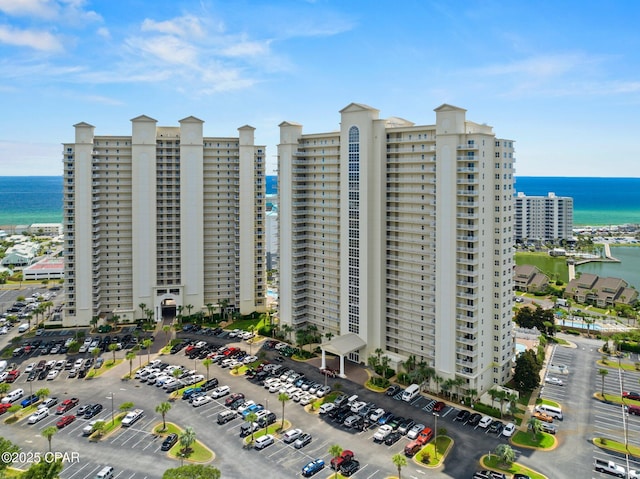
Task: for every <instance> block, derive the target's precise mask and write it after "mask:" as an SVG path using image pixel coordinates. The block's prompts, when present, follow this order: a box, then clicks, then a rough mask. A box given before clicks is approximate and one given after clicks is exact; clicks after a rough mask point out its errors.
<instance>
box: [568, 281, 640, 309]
mask: <svg viewBox="0 0 640 479" xmlns="http://www.w3.org/2000/svg"><path fill="white" fill-rule="evenodd" d="M564 295H565V298H571V299H573V300H574V301H576V302H578V303H590V304H594V305H596V306H598V307H601V308H606V307H613V306H616V305H632V304H633V303H635V302H636V301H637V300H638V291H636V290H635V289H633V288H630V287H629V284H628V283H627V282H626V281H625V280H623V279H620V278H610V277H607V278H601V277H599V276H598V275H596V274H592V273H582V274H581V275H580V276H579V277H577V278H575V279H572V280H571V281H569V284H567V288H566V289H565V294H564Z"/></svg>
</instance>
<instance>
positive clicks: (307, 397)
mask: <svg viewBox="0 0 640 479" xmlns="http://www.w3.org/2000/svg"><path fill="white" fill-rule="evenodd" d="M316 399H318V398H317V397H315V396H314V395H312V394H309V393H307V394H305V395H304V396H302V397H301V398H300V405H301V406H306V405H307V404H311V403H312V402H313V401H315V400H316Z"/></svg>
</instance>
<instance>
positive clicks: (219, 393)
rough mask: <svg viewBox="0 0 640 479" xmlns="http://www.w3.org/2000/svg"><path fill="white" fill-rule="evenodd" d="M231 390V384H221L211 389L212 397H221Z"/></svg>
mask: <svg viewBox="0 0 640 479" xmlns="http://www.w3.org/2000/svg"><path fill="white" fill-rule="evenodd" d="M230 391H231V388H230V387H229V386H220V387H217V388H215V389H214V390H213V391H211V397H212V398H214V399H218V398H221V397H222V396H226V395H227V394H229V392H230Z"/></svg>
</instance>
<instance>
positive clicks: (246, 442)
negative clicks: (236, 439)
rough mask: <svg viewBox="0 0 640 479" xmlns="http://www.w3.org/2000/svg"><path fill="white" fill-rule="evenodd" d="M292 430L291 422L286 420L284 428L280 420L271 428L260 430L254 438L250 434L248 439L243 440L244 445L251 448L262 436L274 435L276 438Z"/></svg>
mask: <svg viewBox="0 0 640 479" xmlns="http://www.w3.org/2000/svg"><path fill="white" fill-rule="evenodd" d="M290 428H291V423H290V422H289V421H287V420H286V419H285V421H284V426H283V425H282V421H281V420H280V421H277V422H275V423H273V424H272V425H271V426H268V427H266V428H263V429H258V430H257V431H255V432H254V433H253V437H251V436H252V435H251V434H249V435H248V436H247V437H245V438H244V439H243V441H242V444H243V445H244V446H245V447H249V446H250V445H251V444H252V442H253V441H255V440H256V439H258V438H259V437H260V436H265V435H267V434H273V435H274V436H279V435H280V434H281V433H283V432H285V431H286V430H288V429H290Z"/></svg>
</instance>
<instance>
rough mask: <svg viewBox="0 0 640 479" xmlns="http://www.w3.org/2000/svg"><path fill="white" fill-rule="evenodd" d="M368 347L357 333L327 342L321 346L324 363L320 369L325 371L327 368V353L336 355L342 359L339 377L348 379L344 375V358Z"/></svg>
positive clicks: (337, 337)
mask: <svg viewBox="0 0 640 479" xmlns="http://www.w3.org/2000/svg"><path fill="white" fill-rule="evenodd" d="M366 345H367V343H366V342H365V341H364V340H363V339H362V338H360V336H358V335H357V334H355V333H347V334H343V335H341V336H336V337H335V338H332V339H331V340H330V341H327V342H326V343H323V344H321V345H320V349H321V350H322V363H321V364H320V368H321V369H325V368H326V367H327V361H326V353H327V352H329V353H332V354H335V355H336V356H339V357H340V373H339V376H340V377H341V378H344V377H346V375H345V373H344V357H345V356H346V355H348V354H349V353H352V352H353V351H357V350H358V349H360V348H362V347H363V346H366Z"/></svg>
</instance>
